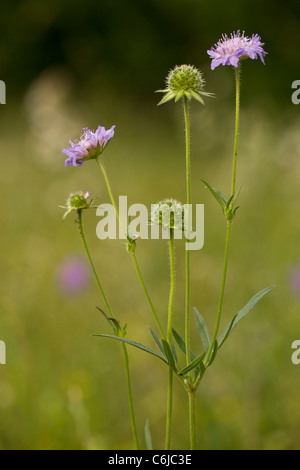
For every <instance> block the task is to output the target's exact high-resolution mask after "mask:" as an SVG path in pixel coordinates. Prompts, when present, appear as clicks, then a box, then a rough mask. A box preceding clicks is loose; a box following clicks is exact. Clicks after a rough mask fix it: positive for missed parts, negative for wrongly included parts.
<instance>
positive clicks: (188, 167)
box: [183, 96, 191, 377]
mask: <svg viewBox="0 0 300 470" xmlns="http://www.w3.org/2000/svg"><path fill="white" fill-rule="evenodd" d="M183 106H184V119H185V152H186V199H187V201H186V202H187V217H186V221H187V233H189V231H190V226H189V225H190V214H189V211H190V204H191V160H190V124H189V110H188V101H187V98H186V96H184V98H183ZM185 270H186V283H185V345H186V363H187V365H188V364H189V363H190V362H191V357H190V252H189V250H185ZM190 377H191V375H190Z"/></svg>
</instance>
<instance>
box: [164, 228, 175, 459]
mask: <svg viewBox="0 0 300 470" xmlns="http://www.w3.org/2000/svg"><path fill="white" fill-rule="evenodd" d="M169 253H170V293H169V306H168V343H169V346H170V349H171V350H172V316H173V301H174V290H175V256H174V230H173V229H170V239H169ZM172 395H173V372H172V368H171V367H169V382H168V399H167V423H166V450H170V443H171V417H172Z"/></svg>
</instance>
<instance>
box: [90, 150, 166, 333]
mask: <svg viewBox="0 0 300 470" xmlns="http://www.w3.org/2000/svg"><path fill="white" fill-rule="evenodd" d="M97 163H98V165H99V166H100V168H101V171H102V174H103V176H104V179H105V183H106V186H107V190H108V194H109V197H110V200H111V203H112V205H113V207H114V209H115V212H116V216H117V219H118V221H119V223H120V225H121V228H122V230H123V233H124V235H126V237H127V236H128V235H127V230H126V229H125V227H124V226H123V224H122V221H121V219H120V215H119V211H118V209H117V206H116V202H115V199H114V196H113V193H112V190H111V186H110V183H109V179H108V176H107V173H106V170H105V168H104V166H103V165H102V163H101V161H100V160H99V159H97ZM132 260H133V264H134V267H135V270H136V273H137V276H138V279H139V281H140V284H141V286H142V289H143V292H144V294H145V296H146V299H147V302H148V304H149V307H150V310H151V312H152V315H153V317H154V320H155V322H156V324H157V327H158V329H159V331H160V334H161V335H162V337H163V338H164V339H165V338H166V337H165V334H164V332H163V329H162V326H161V324H160V322H159V319H158V316H157V313H156V311H155V308H154V306H153V303H152V301H151V298H150V295H149V292H148V290H147V287H146V284H145V282H144V280H143V277H142V274H141V270H140V268H139V265H138V262H137V259H136V256H135V253H132Z"/></svg>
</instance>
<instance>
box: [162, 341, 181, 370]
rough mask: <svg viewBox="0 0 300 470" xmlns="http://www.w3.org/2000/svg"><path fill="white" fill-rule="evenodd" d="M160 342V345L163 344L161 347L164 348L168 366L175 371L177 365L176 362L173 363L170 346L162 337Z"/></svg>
mask: <svg viewBox="0 0 300 470" xmlns="http://www.w3.org/2000/svg"><path fill="white" fill-rule="evenodd" d="M161 342H162V345H163V348H164V351H165V355H166V357H167V359H168V364H169V366H170V367H171V369H173V370H174V371H175V372H177V367H176V364H175V360H174V356H173V353H172V351H171V348H170V346H169V343H167V341H166V340H164V339H162V340H161Z"/></svg>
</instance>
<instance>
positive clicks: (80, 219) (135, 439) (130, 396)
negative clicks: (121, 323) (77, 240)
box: [77, 210, 139, 450]
mask: <svg viewBox="0 0 300 470" xmlns="http://www.w3.org/2000/svg"><path fill="white" fill-rule="evenodd" d="M77 214H78V223H79V232H80V236H81V239H82V242H83V246H84V248H85V251H86V254H87V257H88V259H89V262H90V265H91V268H92V270H93V273H94V276H95V279H96V282H97V285H98V287H99V290H100V292H101V295H102V297H103V300H104V302H105V305H106V307H107V310H108V312H109V315H110V317H111V318H115V317H114V314H113V312H112V309H111V307H110V305H109V302H108V300H107V297H106V295H105V292H104V290H103V287H102V284H101V282H100V279H99V276H98V273H97V271H96V268H95V265H94V262H93V259H92V257H91V254H90V251H89V249H88V246H87V242H86V238H85V235H84V230H83V223H82V213H81V210H78V211H77ZM122 346H123V353H124V358H125V371H126V382H127V391H128V399H129V408H130V419H131V425H132V433H133V439H134V442H135V446H136V449H137V450H139V443H138V438H137V430H136V424H135V415H134V409H133V400H132V392H131V383H130V373H129V360H128V352H127V348H126V345H125V344H124V343H122Z"/></svg>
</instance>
